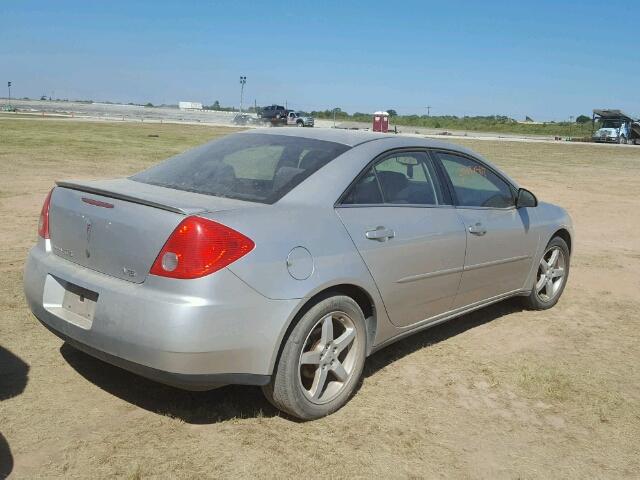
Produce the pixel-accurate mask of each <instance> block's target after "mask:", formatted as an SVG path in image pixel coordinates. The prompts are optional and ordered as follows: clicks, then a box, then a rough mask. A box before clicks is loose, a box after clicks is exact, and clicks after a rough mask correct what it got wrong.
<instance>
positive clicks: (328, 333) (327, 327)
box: [320, 315, 333, 345]
mask: <svg viewBox="0 0 640 480" xmlns="http://www.w3.org/2000/svg"><path fill="white" fill-rule="evenodd" d="M320 341H321V342H322V344H323V345H329V344H330V343H331V342H332V341H333V317H332V316H331V315H327V316H326V317H325V318H324V320H322V337H321V338H320Z"/></svg>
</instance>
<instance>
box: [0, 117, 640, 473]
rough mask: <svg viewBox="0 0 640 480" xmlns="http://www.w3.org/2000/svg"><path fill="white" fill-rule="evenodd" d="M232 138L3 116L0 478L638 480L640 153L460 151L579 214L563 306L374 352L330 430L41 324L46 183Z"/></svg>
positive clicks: (190, 130) (518, 146)
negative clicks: (39, 264)
mask: <svg viewBox="0 0 640 480" xmlns="http://www.w3.org/2000/svg"><path fill="white" fill-rule="evenodd" d="M229 131H230V129H224V128H211V127H199V126H181V125H147V124H135V125H133V124H127V125H122V124H110V123H87V122H84V123H80V122H73V121H70V120H22V119H15V118H14V119H11V120H7V119H2V118H0V222H1V223H0V225H2V227H3V228H2V229H1V230H0V472H4V473H5V474H6V473H7V472H11V473H10V476H11V478H51V477H72V478H88V477H93V478H102V477H114V476H117V477H125V478H126V477H129V478H153V477H155V478H167V477H170V478H207V477H210V478H221V477H256V478H275V477H277V478H288V477H303V478H341V477H351V478H368V477H373V476H376V477H378V478H407V477H414V478H415V477H418V478H435V477H441V478H487V479H493V478H508V479H515V478H527V479H529V478H540V479H547V478H616V479H617V478H639V477H640V457H639V452H640V366H639V365H640V362H639V361H640V320H639V313H638V312H640V213H639V212H640V211H639V209H640V196H639V195H638V193H639V192H640V148H634V147H624V146H609V147H602V146H600V147H595V146H591V145H587V144H584V145H583V144H564V143H558V144H542V143H540V144H533V143H531V144H529V143H523V142H494V141H470V140H467V141H462V140H456V141H457V142H460V143H464V144H465V145H466V146H469V147H471V148H473V149H475V150H476V151H478V152H480V153H482V154H484V155H485V156H487V157H488V158H490V159H492V160H494V161H495V162H496V163H497V164H499V165H500V166H502V167H504V168H505V169H506V170H507V171H508V172H509V173H510V174H511V175H512V176H513V177H515V178H517V179H518V180H519V181H521V182H522V184H523V185H524V186H527V187H529V188H530V189H531V190H533V191H534V192H535V193H536V194H537V195H538V196H539V197H540V199H542V200H544V201H551V202H555V203H559V204H560V205H563V206H564V207H566V208H567V209H568V210H569V212H570V213H571V215H572V217H573V219H574V222H575V227H576V233H577V236H576V238H575V241H574V243H575V248H574V254H573V257H572V270H571V278H570V279H569V283H568V286H567V288H566V290H565V293H564V296H563V297H562V299H561V300H560V302H559V304H558V305H557V306H556V307H555V308H553V309H552V310H549V311H545V312H529V311H523V310H522V309H521V308H520V306H519V303H518V302H517V301H515V300H514V301H507V302H503V303H500V304H498V305H495V306H493V307H490V308H487V309H485V310H482V311H478V312H475V313H473V314H470V315H467V316H465V317H462V318H460V319H457V320H454V321H451V322H449V323H448V324H445V325H441V326H438V327H435V328H433V329H431V330H428V331H425V332H423V333H420V334H417V335H415V336H413V337H411V338H409V339H406V340H404V341H401V342H398V343H396V344H394V345H392V346H390V347H388V348H386V349H384V350H382V351H380V352H378V353H376V354H375V355H373V356H372V357H371V358H370V359H369V360H368V364H367V367H366V372H365V378H364V381H363V383H362V386H361V388H360V390H359V391H358V392H357V394H356V395H355V397H354V398H353V399H352V400H351V402H350V403H349V404H348V405H347V406H346V407H345V408H343V409H342V410H340V411H339V412H337V413H336V414H334V415H332V416H330V417H327V418H325V419H322V420H318V421H314V422H308V423H298V422H295V421H292V420H290V419H288V418H285V417H283V416H280V415H279V414H278V412H277V411H276V410H275V409H273V408H272V407H271V406H270V405H269V404H268V403H267V402H266V401H265V400H264V399H263V398H262V396H261V393H260V390H259V389H257V388H249V387H225V388H222V389H219V390H215V391H212V392H201V393H191V392H183V391H180V390H176V389H173V388H170V387H165V386H162V385H159V384H155V383H153V382H150V381H147V380H144V379H141V378H139V377H136V376H134V375H132V374H129V373H127V372H124V371H122V370H119V369H117V368H115V367H112V366H110V365H107V364H105V363H102V362H100V361H98V360H95V359H93V358H91V357H89V356H87V355H84V354H82V353H80V352H77V351H75V350H74V349H72V348H70V347H68V346H66V345H63V344H62V342H61V341H60V340H58V339H57V338H56V337H54V336H53V335H52V334H50V333H49V332H48V331H47V330H45V329H44V327H42V326H41V325H40V324H39V323H38V322H37V321H36V320H35V319H34V318H33V317H32V315H31V314H30V312H29V311H28V309H27V307H26V305H25V300H24V297H23V293H22V268H23V264H24V259H25V256H26V255H27V251H28V249H29V248H30V246H31V245H32V244H33V243H34V241H35V237H36V223H37V217H38V213H39V210H40V207H41V203H42V201H43V199H44V196H45V195H46V192H47V191H48V189H49V188H50V187H51V185H52V183H53V181H54V180H56V179H63V178H98V177H111V176H121V175H125V174H130V173H132V172H135V171H137V170H140V169H141V168H143V167H144V166H146V165H150V164H153V163H154V162H157V161H159V160H160V159H162V158H164V157H166V156H168V155H170V154H172V153H175V152H178V151H181V150H184V149H186V148H187V147H188V146H190V145H195V144H198V143H201V142H203V141H205V140H206V139H209V138H213V137H215V136H218V135H222V134H225V133H227V132H229ZM0 477H2V473H0Z"/></svg>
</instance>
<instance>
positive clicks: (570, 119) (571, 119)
mask: <svg viewBox="0 0 640 480" xmlns="http://www.w3.org/2000/svg"><path fill="white" fill-rule="evenodd" d="M572 127H573V115H570V116H569V138H571V133H572V132H571V128H572Z"/></svg>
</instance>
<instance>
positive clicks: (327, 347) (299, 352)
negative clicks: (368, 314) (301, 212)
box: [263, 295, 366, 420]
mask: <svg viewBox="0 0 640 480" xmlns="http://www.w3.org/2000/svg"><path fill="white" fill-rule="evenodd" d="M365 356H366V327H365V321H364V315H363V313H362V310H361V309H360V307H359V306H358V304H357V303H356V302H355V301H354V300H353V299H352V298H350V297H347V296H344V295H336V296H331V297H328V298H325V299H324V300H321V301H319V302H318V303H316V304H315V305H314V306H313V307H311V308H310V309H309V310H308V311H307V312H306V313H305V314H304V315H303V316H302V318H300V321H299V322H298V323H297V324H296V326H295V327H294V329H293V330H292V331H291V334H290V335H289V337H288V338H287V339H286V343H285V345H284V348H283V350H282V354H281V356H280V360H279V361H278V364H277V366H276V369H275V372H274V375H273V377H272V379H271V383H270V384H269V385H267V386H265V387H263V392H264V394H265V396H266V397H267V399H268V400H269V401H270V402H271V403H272V404H273V405H274V406H275V407H276V408H279V409H280V410H282V411H284V412H286V413H288V414H289V415H291V416H293V417H296V418H299V419H301V420H313V419H316V418H320V417H324V416H326V415H329V414H331V413H333V412H335V411H336V410H338V409H339V408H341V407H342V406H343V405H344V404H345V403H347V401H348V400H349V398H350V397H351V395H352V394H353V393H354V392H355V390H356V388H357V386H358V382H359V380H360V377H361V375H362V369H363V367H364V360H365Z"/></svg>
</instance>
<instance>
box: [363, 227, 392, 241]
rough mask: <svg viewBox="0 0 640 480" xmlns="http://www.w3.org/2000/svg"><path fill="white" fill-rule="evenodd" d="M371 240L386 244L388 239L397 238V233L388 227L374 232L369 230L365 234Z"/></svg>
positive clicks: (377, 228) (378, 228) (379, 228)
mask: <svg viewBox="0 0 640 480" xmlns="http://www.w3.org/2000/svg"><path fill="white" fill-rule="evenodd" d="M364 235H365V237H367V238H368V239H369V240H378V241H379V242H386V241H387V239H390V238H393V237H395V236H396V232H394V231H393V230H391V229H390V228H386V227H376V228H375V229H374V230H367V232H366V233H365V234H364Z"/></svg>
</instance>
